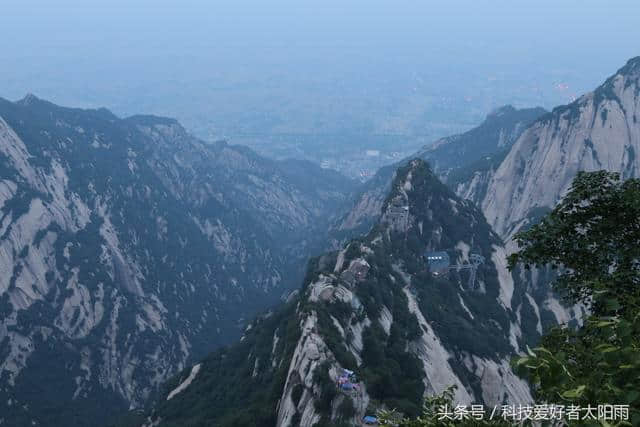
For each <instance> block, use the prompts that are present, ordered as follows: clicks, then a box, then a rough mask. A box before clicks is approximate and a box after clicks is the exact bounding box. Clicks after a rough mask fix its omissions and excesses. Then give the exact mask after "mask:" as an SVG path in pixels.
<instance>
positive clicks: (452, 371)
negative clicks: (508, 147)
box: [140, 160, 566, 427]
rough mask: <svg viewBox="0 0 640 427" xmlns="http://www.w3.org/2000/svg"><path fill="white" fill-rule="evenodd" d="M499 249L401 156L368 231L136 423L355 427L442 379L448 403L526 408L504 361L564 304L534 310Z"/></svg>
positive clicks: (468, 207) (466, 210) (468, 212)
mask: <svg viewBox="0 0 640 427" xmlns="http://www.w3.org/2000/svg"><path fill="white" fill-rule="evenodd" d="M443 251H444V252H446V253H447V254H448V255H449V256H450V258H451V261H450V264H449V265H447V268H444V269H440V270H438V269H435V267H433V266H432V265H431V264H430V261H429V258H428V256H429V254H433V253H441V252H443ZM504 256H505V253H504V248H503V247H502V243H501V240H500V239H499V237H498V236H497V235H495V233H493V232H492V231H491V229H490V227H489V226H488V224H487V223H486V221H485V220H484V218H483V216H482V214H481V213H480V211H479V210H478V209H477V208H475V207H474V205H473V204H472V203H471V202H469V201H465V200H462V199H460V198H458V197H457V196H455V194H454V193H453V192H452V191H451V190H449V189H448V188H447V187H446V186H445V185H444V184H442V183H441V182H439V181H438V179H437V178H436V176H435V175H434V173H433V172H432V171H431V170H430V169H429V168H428V166H427V165H426V164H425V163H424V161H422V160H413V161H410V162H409V163H408V164H407V165H405V166H403V167H401V168H400V169H399V170H398V172H397V174H396V178H395V179H394V183H393V184H392V186H391V190H390V192H389V193H388V194H387V197H386V199H385V201H384V202H383V207H382V212H381V215H380V220H379V222H378V223H377V224H376V225H375V226H374V227H373V229H372V230H371V231H370V233H368V234H367V235H366V236H363V237H361V238H358V239H354V240H352V241H350V242H349V243H347V244H346V245H345V246H344V247H343V248H341V249H340V250H338V251H335V252H330V253H327V254H325V255H322V256H320V257H318V258H316V259H315V260H313V261H312V263H311V265H310V267H309V271H308V273H307V277H306V279H305V281H304V286H303V287H302V289H301V291H300V292H299V293H298V294H295V295H292V296H291V298H290V300H289V301H288V303H287V304H286V305H285V307H283V308H281V309H279V310H276V311H274V312H270V313H268V314H267V315H265V316H262V317H260V318H259V319H257V320H256V321H255V322H254V323H252V324H251V325H250V327H249V328H248V329H247V331H246V332H245V335H244V336H243V339H242V340H241V342H240V343H238V344H236V345H233V346H231V347H229V348H228V349H225V350H224V351H221V352H218V353H214V354H212V355H211V356H209V357H208V358H207V359H205V360H204V361H203V362H202V364H201V365H199V367H198V368H197V372H196V368H195V367H194V368H190V369H187V370H185V371H184V372H183V373H182V374H181V375H180V376H178V377H176V378H175V379H174V380H173V381H172V382H171V383H170V384H168V385H167V387H166V388H165V392H164V393H162V394H161V396H160V398H159V400H158V403H157V405H156V406H155V407H154V409H153V410H152V411H151V412H150V413H149V414H147V418H146V421H144V422H141V423H140V424H144V425H147V426H149V425H153V426H177V425H184V424H189V423H192V424H198V423H200V424H203V425H204V424H215V425H220V426H227V425H229V426H230V425H257V426H278V427H280V426H298V425H299V426H305V427H306V426H314V425H315V426H323V425H337V426H348V425H359V422H360V421H359V420H360V419H361V418H362V417H363V416H364V415H367V414H369V415H370V414H373V413H375V410H376V409H377V408H381V407H394V408H398V409H400V410H401V411H403V412H404V413H406V414H415V413H417V412H418V411H419V410H420V408H421V399H422V396H423V394H431V393H437V392H441V391H442V390H444V389H445V388H446V387H448V386H450V385H456V386H457V387H458V389H457V391H456V400H457V401H458V402H465V403H471V402H483V403H485V404H497V405H499V404H501V403H502V402H505V401H506V402H514V403H526V402H528V401H530V400H531V396H530V393H529V389H528V386H527V385H526V383H525V382H524V381H523V380H522V379H520V378H518V377H517V376H515V375H514V374H513V372H512V371H511V368H510V366H509V359H510V357H511V356H512V355H513V354H515V353H516V352H518V351H523V350H524V349H525V348H526V346H527V345H528V344H531V343H533V342H534V341H535V340H536V338H537V337H539V335H540V333H541V332H542V327H543V326H542V325H543V324H546V323H547V322H552V323H557V322H561V321H563V320H565V319H563V318H562V316H565V315H566V314H565V313H566V311H565V310H564V309H563V310H558V311H557V312H556V311H553V310H551V309H549V307H543V306H539V305H538V303H537V302H536V299H537V298H538V295H535V292H536V289H533V288H530V287H528V285H527V283H529V282H528V281H527V280H524V279H523V277H522V275H523V274H524V273H523V272H515V273H514V274H513V275H512V274H511V273H509V272H508V271H507V270H506V266H505V262H506V260H505V259H504ZM474 259H477V260H479V261H478V264H477V265H476V264H472V260H474ZM472 265H475V269H474V268H472ZM542 312H544V313H546V314H544V316H543V317H542V318H541V317H540V316H541V313H542ZM345 369H346V370H347V371H345ZM349 371H355V377H356V379H351V380H349V381H352V383H350V385H349V386H348V387H345V386H344V382H343V379H341V378H343V375H344V374H343V373H344V372H349ZM194 372H196V373H195V374H194ZM187 383H188V385H186V384H187ZM183 385H185V386H184V387H183ZM176 390H179V392H176ZM238 395H239V396H240V399H239V400H237V401H236V397H237V396H238ZM240 408H242V409H243V410H242V411H239V409H240Z"/></svg>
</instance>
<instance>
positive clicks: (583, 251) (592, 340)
mask: <svg viewBox="0 0 640 427" xmlns="http://www.w3.org/2000/svg"><path fill="white" fill-rule="evenodd" d="M516 239H517V242H518V245H519V246H520V248H521V249H520V251H519V252H518V253H516V254H513V255H512V256H510V258H509V266H510V267H511V268H514V267H515V266H516V265H517V264H518V263H523V264H524V265H525V267H526V268H530V267H531V266H537V267H542V266H545V265H548V264H550V265H552V267H554V268H556V269H558V270H559V274H558V276H557V279H556V281H555V282H554V286H555V288H556V289H557V290H558V291H560V292H562V294H563V295H564V296H565V298H566V299H567V300H568V301H569V302H572V303H575V302H577V303H582V304H584V305H586V306H588V307H589V309H590V316H589V317H588V318H587V319H586V321H585V322H584V324H583V325H582V326H581V327H579V328H577V329H570V328H568V327H566V326H565V327H560V328H556V329H554V330H552V331H551V332H550V333H548V334H547V335H546V336H545V337H544V338H543V340H542V344H541V346H539V347H537V348H535V349H534V350H533V351H531V352H530V354H529V355H527V356H524V357H520V358H518V359H516V360H515V361H514V366H515V368H516V369H517V371H518V372H519V373H521V374H522V375H524V376H526V377H527V378H528V379H529V380H530V382H531V383H532V384H533V385H534V387H535V392H536V395H537V397H538V398H540V399H542V400H544V401H547V402H551V403H558V402H562V403H571V404H577V405H587V404H599V403H610V404H628V405H630V415H631V417H632V422H633V423H634V424H638V423H640V265H639V261H640V180H637V179H630V180H627V181H624V182H622V181H621V180H620V177H619V175H618V174H616V173H610V172H606V171H599V172H592V173H585V172H581V173H579V174H578V176H577V177H576V178H575V180H574V182H573V185H572V187H571V189H570V191H569V193H568V194H567V196H566V197H565V198H564V200H563V201H562V202H561V203H560V204H559V205H558V206H557V207H556V208H555V209H554V210H553V211H552V212H551V213H550V214H549V215H548V216H546V217H545V218H543V219H542V221H541V222H540V223H539V224H537V225H535V226H533V227H531V229H529V230H527V231H524V232H521V233H519V234H518V235H517V236H516Z"/></svg>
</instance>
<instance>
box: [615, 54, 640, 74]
mask: <svg viewBox="0 0 640 427" xmlns="http://www.w3.org/2000/svg"><path fill="white" fill-rule="evenodd" d="M617 74H622V75H623V76H639V75H640V56H636V57H634V58H631V59H630V60H628V61H627V63H626V64H625V66H624V67H622V68H620V69H619V70H618V73H617Z"/></svg>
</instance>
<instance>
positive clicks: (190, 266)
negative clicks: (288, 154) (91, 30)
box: [0, 96, 353, 426]
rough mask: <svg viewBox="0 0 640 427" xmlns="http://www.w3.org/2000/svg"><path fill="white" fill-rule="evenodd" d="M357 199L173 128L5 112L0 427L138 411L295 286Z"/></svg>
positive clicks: (315, 174) (145, 121)
mask: <svg viewBox="0 0 640 427" xmlns="http://www.w3.org/2000/svg"><path fill="white" fill-rule="evenodd" d="M309 182H313V183H314V184H313V185H307V183H309ZM352 186H353V183H352V182H351V181H349V180H347V179H345V178H342V177H340V176H339V175H337V174H335V173H333V172H328V171H324V170H322V169H320V168H319V167H314V166H313V165H309V164H304V165H302V166H300V165H297V164H296V163H295V162H292V163H291V162H290V163H280V162H273V161H270V160H266V159H264V158H262V157H260V156H258V155H256V154H254V153H253V152H251V151H250V150H248V149H245V148H242V147H236V146H230V145H228V144H226V143H223V142H221V143H216V144H212V145H210V144H205V143H203V142H201V141H199V140H197V139H195V138H193V137H191V136H190V135H189V134H188V133H187V132H186V131H185V130H184V129H183V128H182V127H181V126H180V125H179V124H178V123H177V122H176V121H174V120H171V119H165V118H158V117H151V116H135V117H130V118H127V119H120V118H118V117H116V116H114V115H113V114H111V113H110V112H109V111H107V110H104V109H100V110H79V109H70V108H63V107H58V106H56V105H53V104H51V103H48V102H46V101H43V100H40V99H38V98H36V97H34V96H28V97H26V98H25V99H23V100H21V101H19V102H15V103H14V102H9V101H6V100H0V271H1V275H0V310H1V312H2V316H1V318H2V321H1V322H0V419H1V420H2V421H3V422H4V424H5V425H12V426H13V425H16V426H19V425H32V424H33V425H46V426H56V425H61V426H71V425H96V423H97V422H99V421H100V422H102V421H104V420H105V419H106V418H108V417H109V416H111V415H113V413H115V412H117V411H116V410H118V409H126V408H134V407H139V406H141V405H142V404H143V403H144V402H145V401H146V399H147V398H148V396H149V395H150V394H151V393H152V392H153V391H154V390H155V389H156V388H157V387H158V386H159V385H160V384H162V383H163V382H164V381H165V380H166V379H167V378H169V377H170V376H172V375H173V374H175V373H176V372H177V371H179V370H181V369H183V368H184V366H186V364H187V363H190V362H191V361H193V360H198V359H199V358H201V357H203V356H204V355H206V354H207V353H208V352H210V351H211V350H213V349H214V348H216V347H218V346H219V345H221V344H224V343H227V342H230V341H231V340H234V339H237V337H239V335H240V333H241V331H242V327H243V324H244V323H245V322H246V321H247V319H250V318H252V317H253V316H254V315H255V313H256V312H257V311H260V310H264V309H265V308H266V307H268V306H269V305H270V304H274V303H275V302H277V301H278V299H279V297H280V296H281V295H282V294H283V293H284V292H285V291H288V290H290V289H291V287H292V286H293V285H294V283H295V284H296V285H297V284H298V283H299V280H300V278H301V277H302V276H303V272H304V265H305V264H306V260H307V256H308V255H309V253H310V252H311V251H312V250H315V248H318V247H321V246H322V245H323V244H324V239H323V233H324V231H326V228H327V224H328V223H329V221H330V218H331V215H332V213H333V212H334V211H335V209H336V207H337V206H339V205H340V204H341V203H342V202H343V201H344V199H345V197H346V194H347V193H348V192H349V191H350V190H351V189H352Z"/></svg>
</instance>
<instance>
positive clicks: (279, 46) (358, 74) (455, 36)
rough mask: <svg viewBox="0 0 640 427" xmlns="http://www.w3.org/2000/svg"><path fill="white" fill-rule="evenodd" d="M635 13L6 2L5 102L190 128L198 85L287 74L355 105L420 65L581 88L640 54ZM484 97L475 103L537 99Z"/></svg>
mask: <svg viewBox="0 0 640 427" xmlns="http://www.w3.org/2000/svg"><path fill="white" fill-rule="evenodd" d="M638 17H640V2H638V1H632V0H627V1H615V0H612V1H602V0H599V1H591V0H582V1H578V0H553V1H551V0H536V1H518V0H509V1H503V0H491V1H488V0H473V1H470V0H465V1H455V0H448V1H427V0H422V1H406V0H388V1H376V0H368V1H360V0H339V1H337V0H322V1H315V0H311V1H305V0H299V1H277V0H270V1H268V0H261V1H255V0H253V1H242V0H236V1H233V2H231V1H219V0H209V1H198V0H181V1H163V0H153V1H152V0H111V1H96V0H82V1H81V0H56V1H51V0H46V1H44V0H2V4H1V6H0V52H2V55H0V61H1V63H0V96H2V97H7V98H10V99H16V98H19V97H22V96H23V95H24V93H26V92H34V93H36V94H38V95H41V96H44V97H47V98H50V99H52V100H54V101H57V102H61V103H66V104H73V105H104V106H107V107H109V108H112V109H114V110H115V111H116V112H121V113H133V112H137V111H133V110H139V109H144V110H145V111H149V112H157V113H164V114H169V115H174V116H177V117H179V118H180V119H182V120H184V121H186V122H187V123H189V124H191V125H193V126H198V123H200V122H202V121H203V120H205V118H203V117H200V118H198V117H195V115H196V113H194V112H193V111H189V112H185V110H187V109H188V108H187V107H186V105H188V103H189V102H190V101H191V100H195V99H196V98H197V96H198V94H199V93H200V92H201V91H200V88H201V87H202V86H204V85H206V86H208V87H212V86H215V85H220V87H225V88H229V87H232V86H233V85H238V86H242V87H245V88H247V91H246V93H239V92H236V93H234V95H233V97H234V99H233V101H234V102H236V103H238V106H237V107H234V108H237V109H238V110H240V109H242V108H244V107H243V105H245V104H246V105H253V104H255V103H256V102H258V101H256V100H255V99H252V98H251V96H253V95H254V94H255V93H258V92H259V91H260V90H262V89H264V90H265V92H264V95H263V97H262V98H261V99H260V100H259V102H261V103H265V102H267V101H268V100H269V99H271V98H274V97H277V96H279V92H278V91H279V90H280V89H282V90H285V89H289V90H291V88H293V87H294V85H293V82H294V81H296V82H297V83H296V84H298V86H295V88H296V89H295V90H296V91H297V90H298V89H297V88H299V87H304V88H305V90H306V89H308V90H309V93H312V91H313V90H314V88H316V89H315V90H316V91H317V93H319V94H320V95H322V94H323V93H325V92H326V91H327V87H329V88H330V89H332V90H333V89H335V90H336V91H338V92H340V91H342V89H343V88H344V92H345V93H346V92H349V91H352V90H355V89H354V88H357V89H358V90H359V92H358V93H357V94H354V95H353V99H356V100H360V101H361V100H362V99H365V101H366V102H370V103H379V104H380V105H382V103H383V101H381V100H380V98H384V97H387V96H388V93H389V91H386V92H384V93H383V92H376V91H375V88H378V87H381V86H383V85H385V84H386V83H385V82H386V81H387V80H389V81H392V80H393V79H397V80H398V82H394V83H389V86H390V87H391V88H393V87H395V86H394V85H396V86H398V85H401V82H402V81H403V80H406V79H407V78H408V77H407V76H409V75H412V74H410V73H414V74H416V73H422V72H424V73H426V74H425V76H428V78H429V85H430V86H429V87H430V89H432V91H435V90H438V89H442V88H447V87H449V86H450V87H452V88H455V90H459V91H461V92H462V90H463V89H464V87H465V86H468V87H469V91H477V90H478V89H477V88H478V85H481V84H482V79H485V80H486V79H487V78H493V77H492V76H495V75H497V76H499V77H500V78H502V79H504V80H505V81H508V82H509V84H510V85H514V86H515V85H518V84H520V85H524V84H527V82H531V81H532V80H533V79H536V78H538V77H540V79H541V83H540V84H542V85H550V84H551V82H553V81H555V80H556V79H557V80H558V81H566V83H568V84H569V85H570V86H571V90H572V91H575V92H576V94H579V93H581V92H583V91H585V90H588V89H591V88H593V87H595V86H596V85H597V84H599V83H600V82H601V81H602V80H603V79H604V78H605V77H606V76H608V75H610V74H611V73H613V72H614V71H615V70H616V69H617V68H619V67H621V66H622V65H624V63H625V61H626V60H627V59H629V58H630V57H632V56H636V55H640V49H639V45H638V40H640V25H638ZM362 76H365V78H363V77H362ZM478 76H480V77H478ZM487 76H488V77H487ZM556 76H557V77H556ZM420 78H422V77H420ZM474 85H475V86H474ZM265 88H267V89H268V90H267V89H265ZM249 89H250V90H249ZM452 90H453V89H452ZM267 92H268V93H267ZM151 93H153V94H154V95H153V96H152V95H151ZM463 95H465V94H464V93H461V94H460V96H463ZM367 96H369V97H370V99H369V98H367ZM181 97H182V99H181ZM132 99H135V100H137V101H138V102H133V101H132ZM492 99H493V98H491V99H490V100H488V101H487V100H484V101H483V103H482V104H477V105H476V106H475V108H476V109H477V111H480V110H482V111H484V110H488V109H490V108H492V107H494V105H492V103H494V102H495V103H498V102H515V103H518V102H523V103H528V102H532V103H535V102H538V101H537V99H538V98H531V99H529V98H526V97H524V98H523V97H522V96H520V98H516V97H515V96H514V99H513V100H510V99H509V97H508V96H507V95H505V94H502V95H500V96H497V97H496V100H495V101H494V100H492ZM205 101H206V99H204V98H203V99H201V100H199V102H205ZM365 101H362V102H364V103H366V102H365ZM243 102H244V103H245V104H243ZM283 102H287V101H286V100H285V101H282V102H281V103H283ZM344 102H347V101H346V100H345V101H344ZM354 102H355V101H354ZM539 102H540V103H543V104H544V103H547V104H553V103H555V102H556V99H555V98H553V97H551V98H545V97H541V98H540V101H539ZM338 103H339V104H340V103H341V102H338ZM363 105H364V104H363ZM544 106H545V107H547V108H550V107H552V106H553V105H544ZM220 108H224V105H222V103H221V106H220ZM309 108H311V107H309ZM380 108H382V107H380ZM390 108H391V107H390ZM195 110H196V111H200V110H199V107H195ZM233 111H236V110H233ZM233 111H231V112H229V114H233ZM310 111H312V110H310ZM203 114H205V113H203ZM206 114H209V113H206ZM260 114H262V113H260ZM265 114H266V113H265ZM473 117H476V116H473ZM225 120H226V116H225Z"/></svg>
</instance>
